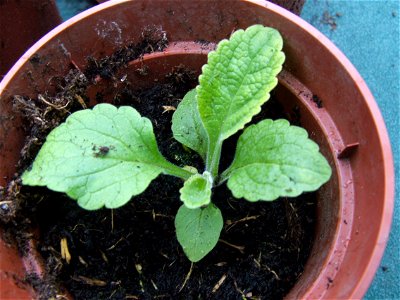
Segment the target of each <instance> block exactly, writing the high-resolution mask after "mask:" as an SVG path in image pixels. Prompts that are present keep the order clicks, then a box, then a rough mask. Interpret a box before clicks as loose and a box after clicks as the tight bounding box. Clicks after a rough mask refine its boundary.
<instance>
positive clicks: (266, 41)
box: [197, 25, 285, 175]
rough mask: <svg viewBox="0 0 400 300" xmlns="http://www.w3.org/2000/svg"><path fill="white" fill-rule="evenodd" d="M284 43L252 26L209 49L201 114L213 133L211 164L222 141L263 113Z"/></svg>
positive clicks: (202, 80) (268, 31)
mask: <svg viewBox="0 0 400 300" xmlns="http://www.w3.org/2000/svg"><path fill="white" fill-rule="evenodd" d="M282 44H283V42H282V37H281V35H280V34H279V32H278V31H277V30H275V29H273V28H268V27H264V26H262V25H254V26H251V27H249V28H248V29H246V30H245V31H243V30H238V31H236V32H235V33H234V34H233V35H232V36H231V38H230V40H229V41H228V40H223V41H221V42H220V43H219V44H218V47H217V49H216V51H213V52H210V53H209V55H208V63H207V64H206V65H204V66H203V69H202V75H200V77H199V82H200V85H199V86H198V87H197V101H198V108H199V113H200V117H201V120H202V121H203V124H204V127H205V130H206V132H207V134H208V137H209V147H208V152H209V153H208V156H209V157H208V158H207V165H208V166H209V167H211V168H215V165H217V164H218V160H219V152H220V146H221V144H222V141H223V140H225V139H227V138H228V137H229V136H231V135H233V134H234V133H235V132H237V131H238V130H240V129H242V128H243V127H244V125H245V124H246V123H248V122H249V121H250V120H251V119H252V117H253V116H254V115H255V114H257V113H259V112H260V110H261V108H260V107H261V105H262V104H263V103H264V102H266V101H267V100H268V98H269V92H270V91H271V90H272V89H273V88H274V87H275V86H276V85H277V82H278V80H277V78H276V76H277V74H278V73H279V72H280V71H281V69H282V64H283V61H284V59H285V56H284V54H283V52H282V51H281V49H282ZM213 175H214V174H213Z"/></svg>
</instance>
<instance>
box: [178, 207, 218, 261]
mask: <svg viewBox="0 0 400 300" xmlns="http://www.w3.org/2000/svg"><path fill="white" fill-rule="evenodd" d="M223 223H224V222H223V219H222V214H221V211H220V210H219V208H218V207H216V206H215V205H214V204H212V203H211V204H210V205H208V206H207V207H205V208H196V209H190V208H187V207H186V206H185V205H182V206H181V207H180V208H179V210H178V213H177V215H176V218H175V227H176V236H177V238H178V241H179V243H180V244H181V246H182V248H183V251H184V252H185V254H186V256H187V257H188V258H189V260H190V261H192V262H198V261H199V260H201V259H202V258H203V257H204V256H206V255H207V254H208V253H209V252H210V251H211V250H212V249H213V248H214V247H215V245H216V244H217V243H218V239H219V235H220V233H221V230H222V226H223Z"/></svg>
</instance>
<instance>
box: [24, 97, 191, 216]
mask: <svg viewBox="0 0 400 300" xmlns="http://www.w3.org/2000/svg"><path fill="white" fill-rule="evenodd" d="M162 172H164V173H168V174H171V173H182V174H181V175H185V176H182V177H184V178H185V179H186V178H188V177H189V176H190V175H191V173H190V172H188V171H185V170H182V169H180V168H178V167H176V166H174V165H172V164H171V163H169V162H168V161H166V160H165V159H164V158H163V156H162V155H161V154H160V152H159V151H158V148H157V144H156V140H155V136H154V133H153V127H152V124H151V122H150V120H149V119H147V118H143V117H141V116H140V115H139V113H138V112H137V111H136V110H135V109H133V108H131V107H120V108H118V109H117V108H116V107H114V106H112V105H110V104H99V105H97V106H95V107H94V109H93V110H91V109H86V110H81V111H78V112H75V113H73V114H72V115H71V116H69V117H68V118H67V120H66V122H65V123H63V124H62V125H60V126H59V127H57V128H55V129H54V130H53V131H52V132H51V133H50V134H49V135H48V137H47V140H46V142H45V143H44V145H43V147H42V149H41V150H40V151H39V154H38V156H37V157H36V159H35V161H34V163H33V166H32V169H31V170H30V171H27V172H25V173H24V174H23V175H22V181H23V184H26V185H39V186H45V185H47V187H48V188H49V189H51V190H54V191H58V192H66V193H67V194H68V196H70V197H71V198H73V199H77V200H78V203H79V205H80V206H82V207H83V208H85V209H90V210H93V209H99V208H101V207H103V206H104V205H105V206H106V207H108V208H117V207H120V206H122V205H124V204H125V203H126V202H128V201H129V200H130V198H131V197H132V196H134V195H137V194H140V193H141V192H143V191H144V190H145V189H146V188H147V186H148V185H149V184H150V182H151V181H152V180H153V179H154V178H156V177H157V176H158V175H159V174H160V173H162Z"/></svg>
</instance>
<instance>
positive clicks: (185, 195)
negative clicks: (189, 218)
mask: <svg viewBox="0 0 400 300" xmlns="http://www.w3.org/2000/svg"><path fill="white" fill-rule="evenodd" d="M211 188H212V179H211V175H210V173H208V172H207V171H206V172H204V173H203V175H200V174H194V175H192V177H190V178H189V179H188V180H186V181H185V183H184V185H183V187H182V188H181V189H180V190H179V192H180V193H181V200H182V201H183V203H184V204H185V206H186V207H187V208H191V209H194V208H198V207H202V206H204V205H208V204H209V203H210V201H211Z"/></svg>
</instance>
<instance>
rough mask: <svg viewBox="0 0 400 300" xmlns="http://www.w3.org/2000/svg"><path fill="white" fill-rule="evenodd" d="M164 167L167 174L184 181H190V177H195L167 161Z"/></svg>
mask: <svg viewBox="0 0 400 300" xmlns="http://www.w3.org/2000/svg"><path fill="white" fill-rule="evenodd" d="M162 167H163V168H164V171H165V174H168V175H172V176H175V177H179V178H182V179H183V180H188V179H189V177H190V176H192V175H193V173H191V172H189V171H188V170H185V169H183V168H180V167H178V166H176V165H174V164H173V163H170V162H169V161H167V160H165V162H164V163H163V164H162Z"/></svg>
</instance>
